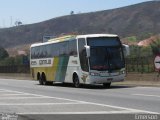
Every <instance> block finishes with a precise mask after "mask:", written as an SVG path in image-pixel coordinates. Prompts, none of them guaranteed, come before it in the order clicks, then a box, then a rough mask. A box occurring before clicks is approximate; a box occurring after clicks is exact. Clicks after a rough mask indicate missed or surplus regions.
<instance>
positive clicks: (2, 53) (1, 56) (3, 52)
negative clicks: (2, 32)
mask: <svg viewBox="0 0 160 120" xmlns="http://www.w3.org/2000/svg"><path fill="white" fill-rule="evenodd" d="M7 57H9V54H8V52H7V51H6V50H5V49H4V48H3V47H0V60H3V59H5V58H7Z"/></svg>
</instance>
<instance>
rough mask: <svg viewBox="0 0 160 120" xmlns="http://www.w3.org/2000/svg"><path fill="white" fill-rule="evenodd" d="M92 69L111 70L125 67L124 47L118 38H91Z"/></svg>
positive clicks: (89, 41)
mask: <svg viewBox="0 0 160 120" xmlns="http://www.w3.org/2000/svg"><path fill="white" fill-rule="evenodd" d="M88 45H89V46H90V48H91V49H90V54H91V55H90V59H89V60H90V69H91V70H99V71H106V70H108V71H111V70H118V69H121V68H124V66H125V63H124V57H123V53H122V47H121V43H120V40H119V39H118V38H104V37H103V38H89V40H88Z"/></svg>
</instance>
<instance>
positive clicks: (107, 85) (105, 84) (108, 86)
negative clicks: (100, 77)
mask: <svg viewBox="0 0 160 120" xmlns="http://www.w3.org/2000/svg"><path fill="white" fill-rule="evenodd" d="M103 87H105V88H110V87H111V82H110V83H103Z"/></svg>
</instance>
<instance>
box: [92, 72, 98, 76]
mask: <svg viewBox="0 0 160 120" xmlns="http://www.w3.org/2000/svg"><path fill="white" fill-rule="evenodd" d="M90 75H91V76H100V74H99V73H94V72H90Z"/></svg>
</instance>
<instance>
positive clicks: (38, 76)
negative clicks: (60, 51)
mask: <svg viewBox="0 0 160 120" xmlns="http://www.w3.org/2000/svg"><path fill="white" fill-rule="evenodd" d="M37 80H38V81H39V84H40V85H43V82H42V79H41V75H40V73H38V74H37Z"/></svg>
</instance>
